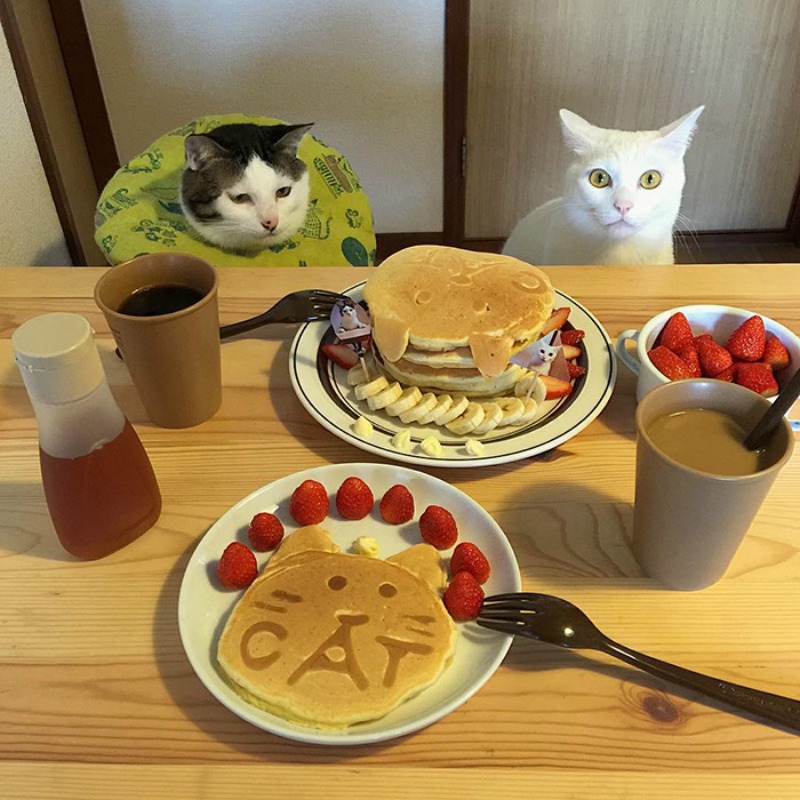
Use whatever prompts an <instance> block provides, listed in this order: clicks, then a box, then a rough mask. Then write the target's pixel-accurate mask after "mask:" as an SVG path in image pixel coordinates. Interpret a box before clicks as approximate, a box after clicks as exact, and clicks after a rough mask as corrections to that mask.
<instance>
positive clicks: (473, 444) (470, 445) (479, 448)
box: [465, 439, 486, 456]
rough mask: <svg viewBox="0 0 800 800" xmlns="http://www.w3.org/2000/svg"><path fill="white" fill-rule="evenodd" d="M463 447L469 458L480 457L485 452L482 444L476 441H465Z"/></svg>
mask: <svg viewBox="0 0 800 800" xmlns="http://www.w3.org/2000/svg"><path fill="white" fill-rule="evenodd" d="M465 447H466V449H467V452H468V453H469V454H470V455H471V456H482V455H483V454H484V453H485V452H486V447H485V445H484V444H483V442H480V441H478V440H477V439H467V444H466V445H465Z"/></svg>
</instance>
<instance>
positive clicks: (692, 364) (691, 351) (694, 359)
mask: <svg viewBox="0 0 800 800" xmlns="http://www.w3.org/2000/svg"><path fill="white" fill-rule="evenodd" d="M675 354H676V355H677V356H678V358H680V360H681V361H683V362H685V363H686V366H687V367H689V377H690V378H699V377H701V376H702V374H703V373H702V372H701V371H700V356H698V355H697V348H696V347H695V344H694V342H693V341H691V340H690V341H689V343H688V344H685V345H684V346H683V347H682V348H681V349H680V350H676V351H675Z"/></svg>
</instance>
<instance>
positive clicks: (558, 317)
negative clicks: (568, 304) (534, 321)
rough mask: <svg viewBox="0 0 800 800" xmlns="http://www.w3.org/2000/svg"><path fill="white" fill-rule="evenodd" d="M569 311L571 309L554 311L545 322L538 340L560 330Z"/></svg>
mask: <svg viewBox="0 0 800 800" xmlns="http://www.w3.org/2000/svg"><path fill="white" fill-rule="evenodd" d="M571 310H572V309H571V308H556V309H554V311H553V313H552V314H551V315H550V318H549V319H548V320H547V322H545V324H544V327H543V328H542V332H541V333H540V334H539V338H540V339H542V338H544V337H545V336H547V334H548V333H552V332H553V331H555V330H560V329H561V328H562V327H563V326H564V323H565V322H566V321H567V319H568V318H569V312H570V311H571Z"/></svg>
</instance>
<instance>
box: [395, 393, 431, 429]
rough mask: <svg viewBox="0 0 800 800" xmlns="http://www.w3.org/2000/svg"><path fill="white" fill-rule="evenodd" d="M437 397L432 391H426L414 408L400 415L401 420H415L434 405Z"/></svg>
mask: <svg viewBox="0 0 800 800" xmlns="http://www.w3.org/2000/svg"><path fill="white" fill-rule="evenodd" d="M436 400H437V397H436V395H435V394H434V393H433V392H426V393H425V394H424V395H422V397H421V398H420V400H419V402H418V403H417V404H416V405H415V406H414V408H411V409H409V410H408V411H406V412H405V413H403V414H401V415H400V419H401V420H403V422H416V421H417V420H418V419H419V418H420V417H421V416H422V415H423V414H427V413H428V412H429V411H430V410H431V409H432V408H433V407H434V406H435V405H436Z"/></svg>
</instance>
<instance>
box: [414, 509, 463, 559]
mask: <svg viewBox="0 0 800 800" xmlns="http://www.w3.org/2000/svg"><path fill="white" fill-rule="evenodd" d="M419 532H420V533H421V534H422V538H423V539H424V540H425V541H426V542H427V543H428V544H432V545H433V546H434V547H435V548H436V549H437V550H447V548H448V547H452V546H453V545H454V544H455V543H456V539H458V526H457V525H456V521H455V519H453V515H452V514H451V513H450V512H449V511H448V510H447V509H446V508H442V507H441V506H428V507H427V508H426V509H425V510H424V511H423V512H422V516H421V517H420V518H419Z"/></svg>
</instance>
